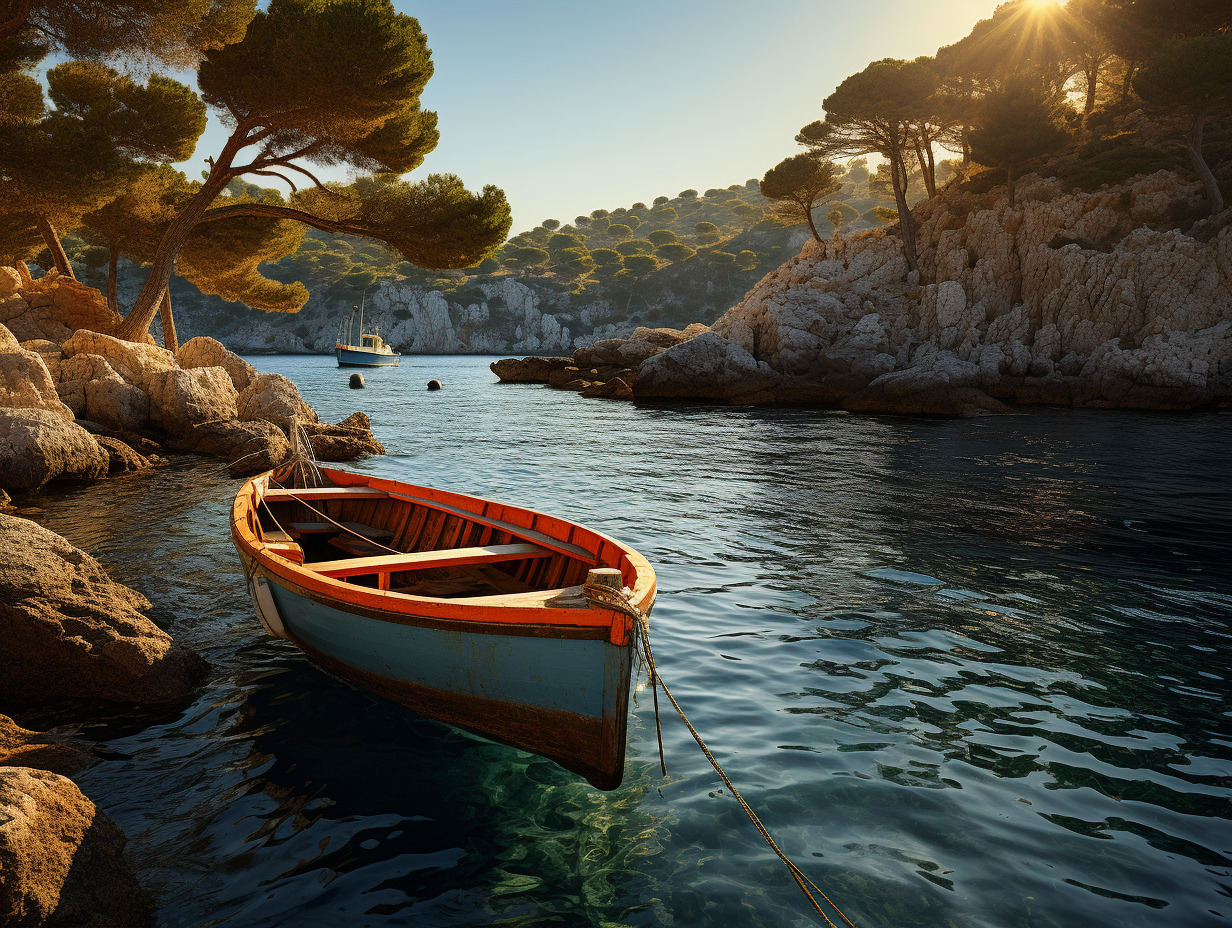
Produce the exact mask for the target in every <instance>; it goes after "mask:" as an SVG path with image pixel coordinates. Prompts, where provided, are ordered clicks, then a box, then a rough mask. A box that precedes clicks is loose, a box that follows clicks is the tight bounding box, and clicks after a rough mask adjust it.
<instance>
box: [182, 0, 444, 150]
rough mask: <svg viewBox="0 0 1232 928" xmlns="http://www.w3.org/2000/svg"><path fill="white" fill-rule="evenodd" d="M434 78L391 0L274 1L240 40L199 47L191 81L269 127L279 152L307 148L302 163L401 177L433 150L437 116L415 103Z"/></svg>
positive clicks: (413, 28) (220, 103) (411, 24)
mask: <svg viewBox="0 0 1232 928" xmlns="http://www.w3.org/2000/svg"><path fill="white" fill-rule="evenodd" d="M339 75H346V79H345V80H340V79H339ZM431 76H432V59H431V53H430V52H429V51H428V46H427V43H426V41H425V39H424V35H423V32H422V31H421V30H420V28H419V23H418V21H417V20H415V19H413V18H412V17H410V16H405V15H402V14H399V13H396V12H395V11H394V8H393V5H392V4H391V3H389V2H388V0H335V2H332V3H316V2H309V0H271V2H270V5H269V8H268V9H267V10H264V11H258V12H257V14H256V16H254V17H253V20H252V22H251V23H250V24H249V26H248V31H247V34H246V35H245V37H244V40H243V41H242V42H237V43H235V44H233V45H228V46H225V47H223V48H221V49H216V50H213V51H210V52H208V53H207V54H206V56H205V59H204V61H202V63H201V67H200V68H199V69H198V72H197V86H198V87H199V88H200V90H201V95H202V97H204V98H205V101H206V102H207V103H209V104H210V105H211V106H213V107H215V108H217V109H218V110H220V111H221V112H223V113H227V114H236V113H245V114H250V115H249V118H250V119H252V118H255V120H256V121H257V122H258V123H259V124H260V125H263V126H265V127H267V128H270V129H273V130H275V135H273V136H272V138H273V139H275V140H277V142H278V143H280V144H278V145H277V147H278V149H279V150H280V152H287V151H294V150H298V149H300V148H302V147H303V146H305V145H312V146H313V149H312V150H311V151H310V152H309V153H308V155H306V156H305V157H306V158H307V160H309V161H315V162H317V163H321V164H349V165H352V166H353V167H356V168H358V169H360V170H363V171H388V172H391V173H396V174H403V173H406V172H407V171H412V170H414V169H415V168H417V167H418V166H419V165H420V164H421V163H422V161H423V159H424V156H425V155H426V154H427V153H428V152H429V151H431V150H432V149H433V148H434V147H436V142H437V139H438V133H437V130H436V114H435V113H431V112H427V111H425V110H422V109H420V105H419V97H420V94H421V93H422V92H423V89H424V85H425V84H427V82H428V78H430V77H431Z"/></svg>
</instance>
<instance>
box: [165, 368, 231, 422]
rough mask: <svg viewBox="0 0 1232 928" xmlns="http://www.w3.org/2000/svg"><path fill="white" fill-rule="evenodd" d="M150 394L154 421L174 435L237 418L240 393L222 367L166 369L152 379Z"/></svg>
mask: <svg viewBox="0 0 1232 928" xmlns="http://www.w3.org/2000/svg"><path fill="white" fill-rule="evenodd" d="M149 394H150V421H151V422H154V423H155V424H157V425H160V426H162V428H163V429H164V430H165V431H166V432H169V433H170V434H172V435H177V436H182V435H187V434H189V433H190V432H191V431H192V430H193V429H194V428H195V427H197V426H199V425H203V424H205V423H207V422H225V421H227V420H231V419H235V418H236V413H237V408H236V400H237V398H238V394H237V393H236V391H235V386H234V385H233V384H232V383H231V377H230V375H228V374H227V372H226V371H225V370H224V369H223V368H221V367H194V368H191V369H190V370H180V369H175V370H169V371H163V372H162V373H159V374H155V375H154V376H153V377H152V378H151V380H150V386H149Z"/></svg>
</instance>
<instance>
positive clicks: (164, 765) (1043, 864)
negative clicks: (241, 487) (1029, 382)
mask: <svg viewBox="0 0 1232 928" xmlns="http://www.w3.org/2000/svg"><path fill="white" fill-rule="evenodd" d="M258 363H259V364H260V365H261V366H263V367H264V368H266V369H277V370H281V371H283V372H285V373H288V374H290V375H292V376H293V377H294V378H295V379H296V380H297V382H299V383H300V385H301V387H302V388H303V390H304V393H305V395H306V396H307V398H308V399H309V400H310V401H311V402H313V403H314V404H316V405H317V406H318V408H320V409H321V410H322V411H323V413H324V414H325V415H326V416H327V417H328V418H331V419H337V418H340V417H341V416H343V415H345V414H347V413H348V412H350V411H352V410H351V408H350V404H351V403H353V402H354V401H355V396H354V394H352V393H349V391H346V390H345V389H342V388H340V386H339V384H338V382H336V381H337V378H338V372H337V370H336V368H331V367H329V364H328V361H327V360H325V359H260V360H259V362H258ZM400 370H401V369H400ZM428 375H431V376H436V377H440V378H441V379H442V380H444V381H445V382H446V385H447V386H446V390H445V391H442V393H441V394H428V393H426V391H419V390H418V389H417V388H415V389H412V387H414V384H416V383H418V382H419V380H423V379H427V376H428ZM490 380H491V378H490V377H489V376H488V375H487V373H486V369H485V368H484V366H483V364H482V362H477V361H476V360H474V359H426V360H425V359H415V361H414V363H413V364H412V365H411V366H410V367H407V368H406V369H405V370H402V372H401V373H397V372H381V374H380V376H375V375H374V376H373V377H372V378H370V380H369V388H368V389H367V390H365V391H364V396H363V401H364V403H365V404H366V406H367V410H368V411H369V412H370V413H371V415H372V418H373V422H374V426H375V427H376V429H377V431H378V433H380V435H381V437H382V438H383V439H384V440H385V441H386V444H387V445H388V446H389V448H390V451H391V454H390V455H389V456H387V457H385V458H376V459H372V460H370V461H367V462H364V463H363V464H362V465H360V466H361V467H362V468H364V469H366V470H370V471H373V472H377V473H382V474H387V475H390V476H395V477H399V478H401V479H405V480H411V481H413V482H420V483H428V484H434V485H439V486H442V487H446V488H449V489H456V490H462V491H470V492H479V493H483V494H485V495H491V496H498V497H504V498H508V499H510V500H511V501H515V502H523V503H527V504H531V505H535V506H537V507H539V508H543V509H546V510H549V511H558V512H562V513H569V514H573V515H574V516H575V517H577V518H580V519H582V520H583V521H587V522H590V523H592V524H594V525H596V526H597V527H599V528H602V529H604V530H606V531H609V532H611V533H612V534H615V535H617V536H619V537H621V538H622V539H624V540H626V541H628V542H630V543H631V544H633V545H634V546H635V547H638V548H639V550H642V552H643V553H644V554H646V555H647V556H648V557H649V558H650V559H651V560H652V562H654V563H655V565H656V567H657V568H658V569H659V576H660V582H661V587H662V591H663V592H662V594H661V598H660V601H659V603H658V605H657V606H656V609H655V614H654V618H653V624H654V629H655V631H654V636H655V638H654V641H655V648H656V654H657V657H658V660H659V664H660V667H661V669H662V671H663V673H664V675H665V677H666V678H667V679H668V680H669V682H670V683H671V684H672V687H673V690H674V691H675V692H676V693H677V695H678V697H679V698H680V699H681V700H682V702H683V703H684V704H685V707H686V709H687V710H688V711H689V712H690V715H691V717H692V718H693V720H694V721H695V723H696V724H697V725H698V727H699V728H700V729H701V730H702V731H703V733H704V734H705V735H706V736H707V738H708V740H709V741H710V742H711V744H712V747H713V748H714V749H715V751H716V754H717V755H718V756H719V758H720V760H722V761H723V762H724V763H725V764H726V765H727V766H728V767H729V769H730V770H731V772H732V773H733V775H734V776H735V778H736V780H737V782H738V783H739V784H740V785H741V786H742V788H743V789H744V790H745V792H746V794H747V795H748V797H749V799H750V800H751V801H752V802H753V803H754V805H755V806H756V807H757V809H758V810H759V812H760V813H762V817H763V818H764V820H765V821H766V823H767V824H768V825H769V826H770V828H771V830H772V831H773V832H774V833H775V835H776V836H777V837H778V838H779V840H780V842H781V843H782V845H783V846H784V847H785V848H787V849H789V851H790V852H791V853H792V854H793V856H795V857H796V859H797V860H798V861H799V862H800V864H801V866H802V867H803V868H804V870H805V871H806V872H807V873H808V874H809V875H810V877H812V878H813V879H814V880H816V881H818V882H819V884H820V885H822V886H823V888H825V889H826V891H827V892H828V893H830V894H831V896H832V897H833V898H834V899H835V900H836V901H838V902H839V903H840V904H841V905H842V907H843V908H844V910H845V911H846V912H847V913H848V914H849V915H850V916H852V917H853V919H854V920H855V921H856V923H857V924H858V925H860V926H861V928H866V926H875V925H894V926H905V925H919V926H939V928H940V926H954V925H961V926H982V925H989V926H993V925H996V926H1002V925H1011V924H1013V925H1031V926H1036V925H1073V924H1086V923H1090V924H1119V925H1129V926H1153V925H1156V924H1160V919H1161V918H1162V919H1166V920H1167V923H1168V924H1169V925H1201V924H1208V923H1218V922H1219V921H1220V920H1222V919H1224V917H1225V916H1226V915H1227V914H1228V911H1229V906H1228V905H1227V904H1226V901H1227V895H1226V894H1227V892H1228V890H1227V889H1226V887H1227V886H1228V885H1230V884H1232V879H1230V878H1229V874H1230V872H1232V871H1230V867H1232V861H1229V860H1228V857H1229V854H1230V853H1232V852H1230V851H1229V848H1228V846H1227V841H1226V839H1225V837H1224V836H1225V834H1226V832H1227V828H1228V818H1229V817H1230V816H1229V799H1230V798H1232V777H1230V776H1229V771H1232V720H1230V717H1229V715H1228V713H1227V708H1226V707H1227V705H1228V703H1229V696H1232V693H1230V692H1229V690H1230V687H1229V685H1228V678H1229V674H1230V673H1232V667H1230V666H1229V660H1228V653H1229V651H1228V644H1229V634H1230V630H1232V565H1230V564H1229V562H1228V559H1227V556H1226V555H1227V550H1228V548H1229V541H1232V537H1230V531H1232V529H1230V526H1232V491H1229V489H1228V487H1227V482H1226V480H1225V479H1223V478H1222V475H1223V474H1225V473H1226V464H1224V463H1223V462H1225V461H1226V460H1227V458H1228V453H1229V451H1232V435H1230V434H1229V427H1228V424H1227V423H1228V422H1229V420H1228V419H1227V417H1221V416H1218V415H1210V416H1195V417H1188V418H1184V419H1179V418H1174V417H1156V416H1150V415H1124V414H1119V413H1106V412H1105V413H1083V412H1058V411H1052V412H1041V413H1039V414H1031V415H1024V416H1016V417H1013V418H1009V419H997V420H985V421H978V420H977V421H971V422H942V421H928V420H891V419H868V418H863V419H861V418H855V417H849V416H844V415H831V414H817V413H815V412H809V411H803V410H779V411H766V410H733V409H728V408H726V407H688V408H679V407H676V408H671V407H635V406H631V405H626V404H616V403H594V402H590V401H586V400H582V399H580V398H578V397H575V396H572V395H568V394H561V393H557V392H555V391H549V390H543V389H540V388H536V387H514V388H496V387H494V386H492V385H491V383H490ZM407 384H410V385H411V387H407ZM1182 435H1183V437H1181V436H1182ZM234 486H235V484H234V483H233V482H232V481H229V480H227V479H226V478H225V477H224V476H222V475H220V474H219V473H218V472H217V469H216V468H211V467H208V466H195V467H188V468H179V469H172V470H168V471H163V472H162V473H160V474H159V475H158V476H156V477H155V478H153V479H152V480H137V481H132V482H125V481H116V482H109V483H104V484H99V485H96V486H94V487H90V488H87V489H85V490H74V491H63V492H61V491H57V492H56V493H54V494H50V495H48V496H46V497H44V498H43V499H42V500H41V501H40V502H39V505H41V506H43V507H44V508H45V512H44V513H43V514H42V516H40V518H41V519H42V520H43V521H45V522H47V524H49V526H50V527H52V528H53V529H55V530H57V531H61V532H62V533H63V534H65V535H67V536H68V537H69V538H70V539H72V540H74V541H76V542H77V543H78V544H81V545H83V546H85V547H87V548H89V549H91V550H92V551H94V552H95V553H96V554H97V555H98V556H99V557H100V559H101V560H103V562H104V563H105V564H106V566H107V567H108V568H109V569H110V570H111V571H112V572H113V574H114V575H116V576H117V578H119V579H122V580H124V581H125V582H128V583H131V584H133V585H135V586H137V587H139V588H141V589H142V590H143V591H144V592H146V593H147V595H149V596H150V597H151V599H152V600H154V602H155V605H156V608H157V609H158V610H159V614H160V615H163V616H165V617H166V620H167V621H168V623H169V625H170V627H171V630H172V632H173V634H175V635H176V636H177V637H178V638H179V639H180V640H181V641H184V642H185V643H187V644H189V645H190V646H191V647H194V648H196V649H197V650H199V651H202V652H203V653H204V654H205V655H206V656H207V657H208V658H209V659H210V660H211V662H212V663H213V665H214V674H213V676H212V678H211V680H210V682H209V684H208V686H207V687H206V688H205V689H204V690H203V692H202V693H201V695H200V697H199V698H198V699H197V701H196V702H195V703H194V705H193V706H192V707H190V708H189V709H188V710H187V711H186V712H185V713H184V714H183V715H182V716H179V717H176V718H172V719H166V718H159V719H145V720H142V721H141V722H140V724H137V725H126V724H125V723H124V722H123V720H110V721H109V722H108V724H106V725H102V726H98V727H95V728H92V729H91V731H92V734H91V737H94V738H95V739H96V740H98V741H99V742H100V744H101V746H102V747H103V748H104V749H105V750H106V751H109V752H112V756H113V757H114V758H115V759H114V760H111V761H107V762H104V763H99V764H96V765H95V767H93V768H92V769H91V770H90V771H89V772H88V773H87V774H85V775H84V776H83V779H82V784H83V786H84V787H85V788H86V790H87V792H89V793H90V794H91V795H92V796H93V797H94V798H95V799H97V800H99V802H100V804H101V805H102V806H103V807H104V808H105V809H106V810H107V811H108V812H109V813H110V814H112V815H113V817H115V818H116V819H117V820H118V821H119V822H120V823H121V825H122V826H123V827H124V828H125V829H126V831H127V832H128V834H129V835H130V852H131V853H132V855H133V856H134V858H135V859H136V860H137V863H138V865H139V867H140V869H141V872H142V875H143V878H145V879H147V880H148V881H150V882H151V883H152V885H153V888H154V890H155V892H156V893H157V894H158V896H159V898H160V900H162V902H163V908H162V913H161V917H162V920H163V922H164V923H165V924H167V925H185V926H189V925H193V926H197V925H206V924H234V925H245V926H248V925H280V924H287V923H290V922H294V923H295V924H297V925H333V924H337V923H338V922H339V921H346V922H347V923H348V924H351V923H354V924H373V925H379V924H391V925H392V924H406V923H412V922H414V923H418V922H419V921H420V920H422V921H425V922H426V923H430V924H440V925H467V924H488V923H492V922H493V921H496V920H504V921H505V922H507V923H510V924H604V923H608V924H629V925H674V926H716V925H724V926H728V925H767V926H778V925H804V924H811V923H812V921H811V919H810V918H809V917H808V916H806V915H805V914H804V910H803V909H802V907H801V904H800V900H799V899H798V897H797V895H796V890H795V888H794V886H793V884H792V883H791V882H790V880H789V879H788V878H787V876H786V874H785V873H784V872H783V871H782V869H781V867H780V866H779V864H778V863H777V861H775V859H774V858H773V857H772V856H771V855H770V853H769V852H768V851H767V850H766V849H765V847H764V846H763V845H762V844H761V843H760V842H759V839H758V838H757V836H756V835H755V834H754V833H753V832H752V831H751V829H750V828H749V826H748V825H747V823H746V822H745V820H744V818H743V815H742V813H741V812H740V810H739V808H738V806H737V805H736V804H735V803H734V802H733V801H732V799H731V797H730V796H728V795H727V794H726V793H725V791H723V790H722V789H721V788H718V784H717V781H716V779H715V777H714V776H713V773H712V772H711V771H710V768H709V766H708V765H707V764H706V762H705V760H704V759H703V758H701V756H700V755H699V754H698V753H697V752H696V749H695V747H694V746H693V744H692V741H691V739H690V738H689V736H688V734H687V732H685V731H684V729H683V727H682V726H680V725H679V724H676V723H674V722H673V721H672V720H671V719H665V720H664V740H665V743H666V746H667V752H668V763H669V770H670V776H669V777H668V779H667V780H666V781H664V780H661V779H660V778H659V776H658V769H657V760H656V746H655V736H654V724H653V717H652V715H651V713H650V708H649V702H650V701H649V699H647V698H641V699H639V702H638V705H637V707H636V709H635V711H634V717H633V719H632V721H631V733H630V759H629V767H628V771H627V775H626V785H625V786H624V787H622V789H620V790H618V791H616V792H615V793H612V794H601V793H597V792H595V791H594V790H591V789H590V788H589V787H587V786H586V785H585V784H584V783H582V782H580V781H578V780H577V779H576V778H574V777H571V776H569V775H568V774H564V773H562V772H561V771H559V770H558V769H557V768H555V767H554V766H553V765H551V764H548V763H547V762H545V761H541V760H538V759H536V758H532V757H529V756H528V755H524V754H520V753H518V752H516V751H513V750H511V749H509V748H505V747H501V746H496V745H490V744H487V743H484V742H482V741H479V740H478V739H474V738H471V737H469V736H466V735H463V734H460V733H457V732H455V731H453V730H451V729H448V728H445V727H443V726H439V725H436V724H434V723H429V722H424V721H422V720H418V719H416V718H415V717H414V716H412V715H410V714H409V713H407V712H404V711H403V710H401V709H399V708H397V707H394V706H391V705H389V704H386V703H383V702H381V701H379V700H376V699H373V698H371V697H369V696H367V695H365V694H363V693H360V692H358V691H355V690H352V689H350V688H348V687H346V686H344V685H342V684H340V683H338V682H336V681H334V680H332V679H330V678H328V677H326V676H324V675H323V674H321V673H320V672H319V671H317V670H315V669H314V668H313V667H312V666H311V665H310V664H308V663H307V662H306V661H305V660H304V659H303V658H302V656H300V655H299V654H298V653H297V652H296V651H295V650H294V649H293V648H290V647H289V646H287V645H285V644H284V643H280V642H274V641H270V640H268V639H265V638H263V637H262V636H261V635H260V632H259V629H258V627H257V625H256V623H255V621H254V620H253V618H252V615H251V605H250V604H249V603H248V602H247V600H246V598H245V596H244V594H243V588H242V581H241V580H240V578H239V576H238V570H237V567H236V562H235V556H234V553H233V551H232V550H231V548H230V544H229V541H228V539H227V538H226V531H225V525H226V517H227V513H228V511H229V507H230V497H231V494H232V493H233V492H234ZM645 695H646V694H643V696H645ZM1213 913H1223V915H1215V914H1213Z"/></svg>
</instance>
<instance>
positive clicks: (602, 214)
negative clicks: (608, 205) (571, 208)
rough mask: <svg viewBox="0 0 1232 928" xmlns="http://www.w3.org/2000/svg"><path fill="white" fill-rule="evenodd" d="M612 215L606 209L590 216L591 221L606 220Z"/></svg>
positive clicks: (598, 210) (596, 211)
mask: <svg viewBox="0 0 1232 928" xmlns="http://www.w3.org/2000/svg"><path fill="white" fill-rule="evenodd" d="M609 215H610V214H609V213H608V211H607V210H605V209H597V210H595V211H594V212H592V213H591V214H590V218H591V219H606V218H607V217H608V216H609Z"/></svg>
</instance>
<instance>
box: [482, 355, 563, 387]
mask: <svg viewBox="0 0 1232 928" xmlns="http://www.w3.org/2000/svg"><path fill="white" fill-rule="evenodd" d="M489 366H490V367H491V369H492V373H493V374H495V375H496V376H497V377H499V378H500V379H501V382H502V383H547V382H548V378H549V377H550V376H551V375H552V374H553V373H554V372H555V371H559V370H564V369H565V368H566V367H572V366H573V359H572V358H522V359H520V360H519V359H518V358H505V359H504V360H501V361H493V362H492V363H491V365H489Z"/></svg>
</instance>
